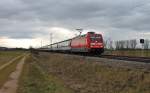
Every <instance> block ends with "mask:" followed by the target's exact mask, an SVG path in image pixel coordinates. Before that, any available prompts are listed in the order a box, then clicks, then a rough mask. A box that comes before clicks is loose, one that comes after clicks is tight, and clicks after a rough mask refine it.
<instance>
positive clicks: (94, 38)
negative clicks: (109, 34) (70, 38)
mask: <svg viewBox="0 0 150 93" xmlns="http://www.w3.org/2000/svg"><path fill="white" fill-rule="evenodd" d="M90 40H91V42H96V41H97V42H102V36H101V35H92V36H91V37H90Z"/></svg>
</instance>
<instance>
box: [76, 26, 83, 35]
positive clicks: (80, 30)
mask: <svg viewBox="0 0 150 93" xmlns="http://www.w3.org/2000/svg"><path fill="white" fill-rule="evenodd" d="M76 30H77V31H78V32H79V33H80V35H81V34H82V32H83V29H82V28H79V29H76ZM80 35H79V36H80Z"/></svg>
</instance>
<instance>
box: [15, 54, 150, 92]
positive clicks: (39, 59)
mask: <svg viewBox="0 0 150 93" xmlns="http://www.w3.org/2000/svg"><path fill="white" fill-rule="evenodd" d="M26 61H27V62H26V65H25V66H24V71H23V74H22V77H21V78H20V81H21V83H20V86H19V89H18V93H150V72H149V71H145V70H141V69H134V68H132V69H127V68H118V67H111V66H110V65H109V66H107V65H101V63H96V62H94V60H86V59H84V58H78V57H74V56H66V55H62V54H47V53H40V55H34V58H33V57H31V56H30V57H29V58H28V59H27V60H26Z"/></svg>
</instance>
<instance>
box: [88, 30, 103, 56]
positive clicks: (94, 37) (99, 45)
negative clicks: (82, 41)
mask: <svg viewBox="0 0 150 93" xmlns="http://www.w3.org/2000/svg"><path fill="white" fill-rule="evenodd" d="M88 41H89V51H90V52H92V53H95V54H101V53H103V52H104V43H103V37H102V35H101V34H95V33H94V32H88Z"/></svg>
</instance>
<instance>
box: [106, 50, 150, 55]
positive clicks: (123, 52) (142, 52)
mask: <svg viewBox="0 0 150 93" xmlns="http://www.w3.org/2000/svg"><path fill="white" fill-rule="evenodd" d="M105 53H106V54H110V55H119V56H136V57H150V50H114V51H106V52H105Z"/></svg>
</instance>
